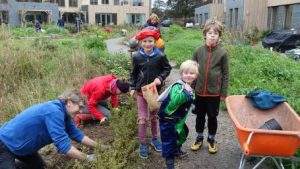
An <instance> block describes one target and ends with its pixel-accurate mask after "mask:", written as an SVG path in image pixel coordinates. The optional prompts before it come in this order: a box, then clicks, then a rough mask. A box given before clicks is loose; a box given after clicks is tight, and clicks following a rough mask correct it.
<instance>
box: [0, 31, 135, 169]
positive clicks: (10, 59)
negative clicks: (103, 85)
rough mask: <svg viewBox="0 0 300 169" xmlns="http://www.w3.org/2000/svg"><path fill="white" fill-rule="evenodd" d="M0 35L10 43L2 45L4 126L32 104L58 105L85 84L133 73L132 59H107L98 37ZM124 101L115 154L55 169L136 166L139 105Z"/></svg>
mask: <svg viewBox="0 0 300 169" xmlns="http://www.w3.org/2000/svg"><path fill="white" fill-rule="evenodd" d="M0 35H1V36H5V37H10V39H9V40H6V41H4V40H0V53H1V54H0V62H1V64H0V69H1V72H0V87H1V89H2V90H0V125H1V124H3V123H4V122H5V121H7V120H9V119H11V118H13V117H14V116H15V115H16V114H17V113H19V112H20V111H22V110H24V109H25V108H27V107H29V106H31V105H33V104H36V103H40V102H43V101H47V100H51V99H55V98H56V97H57V96H58V95H59V94H60V93H61V92H62V91H64V90H65V89H67V88H77V89H79V88H80V86H81V85H82V84H83V83H84V82H85V81H86V80H88V79H90V78H93V77H96V76H101V75H104V74H108V73H114V74H115V75H117V76H118V77H125V78H126V77H128V75H129V70H130V68H131V62H130V58H129V56H127V55H125V54H115V55H112V54H110V53H108V52H107V51H106V45H105V44H104V42H103V39H102V38H101V37H99V36H98V37H97V36H92V37H85V38H78V39H73V38H72V39H69V38H68V37H66V38H62V39H51V38H47V37H42V36H40V37H35V38H32V39H14V36H13V35H11V34H10V33H8V32H0ZM121 100H126V101H122V102H121V104H122V106H120V108H121V112H120V113H117V112H114V116H113V118H112V120H111V127H112V128H113V130H114V132H115V138H114V140H115V141H114V142H113V144H112V148H110V149H108V150H103V149H101V147H99V148H98V149H96V150H95V153H96V154H97V158H98V160H97V162H95V163H80V162H78V161H77V160H67V161H64V163H61V165H60V166H56V167H58V168H60V167H61V168H131V166H135V165H136V162H135V161H134V159H135V158H137V153H136V152H135V149H136V148H137V145H138V144H137V139H136V138H135V137H136V133H137V131H136V129H137V128H136V127H137V125H136V115H137V110H136V109H133V108H132V105H134V104H135V101H134V100H133V99H132V98H127V97H124V98H123V99H121ZM133 107H136V106H133ZM99 143H100V144H101V138H100V140H99ZM83 151H85V150H83ZM50 166H51V165H50ZM129 166H130V167H129ZM135 168H137V167H135Z"/></svg>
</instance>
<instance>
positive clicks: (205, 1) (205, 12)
mask: <svg viewBox="0 0 300 169" xmlns="http://www.w3.org/2000/svg"><path fill="white" fill-rule="evenodd" d="M225 4H226V0H200V2H199V3H198V7H197V8H196V9H195V24H198V25H200V26H203V25H204V24H205V22H206V21H207V20H208V19H209V18H216V19H218V20H220V21H222V22H224V20H225V17H224V6H225Z"/></svg>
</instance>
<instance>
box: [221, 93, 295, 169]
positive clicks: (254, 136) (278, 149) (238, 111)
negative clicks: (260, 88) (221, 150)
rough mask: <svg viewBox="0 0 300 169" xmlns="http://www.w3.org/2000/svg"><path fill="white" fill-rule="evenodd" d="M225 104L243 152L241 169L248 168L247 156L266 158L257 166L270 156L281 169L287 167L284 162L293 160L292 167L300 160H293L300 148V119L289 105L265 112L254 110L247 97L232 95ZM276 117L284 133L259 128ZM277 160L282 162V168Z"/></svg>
mask: <svg viewBox="0 0 300 169" xmlns="http://www.w3.org/2000/svg"><path fill="white" fill-rule="evenodd" d="M225 103H226V107H227V111H228V114H229V116H230V118H231V120H232V122H233V124H234V128H235V132H236V136H237V139H238V141H239V143H240V145H241V148H242V149H243V154H242V158H241V161H240V168H243V167H244V165H245V156H262V157H263V158H262V160H261V161H260V162H258V164H257V166H258V165H260V164H261V163H262V162H263V160H265V159H266V158H269V157H270V158H272V160H273V161H274V162H275V164H276V166H277V168H283V165H282V159H290V160H291V161H292V166H294V162H295V161H300V160H299V158H296V157H293V155H294V154H295V153H296V152H297V150H298V148H299V147H300V117H299V116H298V115H297V114H296V112H295V111H294V110H293V109H292V108H291V107H290V106H289V104H288V103H286V102H284V103H281V104H279V105H277V106H276V107H275V108H272V109H269V110H261V109H258V108H255V107H253V106H252V104H251V101H250V99H248V98H245V95H233V96H228V97H227V98H226V99H225ZM272 118H274V119H275V120H276V121H277V122H278V123H279V125H280V126H281V128H282V130H266V129H259V128H260V127H261V126H262V125H263V124H264V123H265V122H266V121H268V120H270V119H272ZM276 159H279V161H280V166H279V164H278V163H277V161H276ZM257 166H255V168H256V167H257Z"/></svg>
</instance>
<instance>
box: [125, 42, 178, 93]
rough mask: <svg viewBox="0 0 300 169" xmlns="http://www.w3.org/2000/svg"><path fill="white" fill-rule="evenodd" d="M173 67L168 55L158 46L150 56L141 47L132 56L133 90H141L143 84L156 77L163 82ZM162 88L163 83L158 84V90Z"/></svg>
mask: <svg viewBox="0 0 300 169" xmlns="http://www.w3.org/2000/svg"><path fill="white" fill-rule="evenodd" d="M171 69H172V67H171V65H170V64H169V61H168V59H167V57H166V55H165V54H164V53H162V52H160V51H159V50H158V48H156V47H155V48H154V50H153V53H152V54H151V55H150V56H149V55H147V54H145V53H144V52H143V49H142V48H141V49H140V50H139V51H138V52H136V53H135V54H134V55H133V57H132V71H131V74H130V83H131V90H136V91H138V92H140V91H141V87H142V86H145V85H147V84H150V83H152V82H153V81H154V79H155V78H159V80H160V81H161V83H163V81H164V80H165V79H166V78H167V77H168V75H169V74H170V72H171ZM160 88H161V85H160V86H157V90H158V91H159V90H160Z"/></svg>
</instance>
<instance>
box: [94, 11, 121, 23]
mask: <svg viewBox="0 0 300 169" xmlns="http://www.w3.org/2000/svg"><path fill="white" fill-rule="evenodd" d="M95 22H96V23H97V24H99V25H101V26H104V25H116V24H117V14H115V13H96V14H95Z"/></svg>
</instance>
